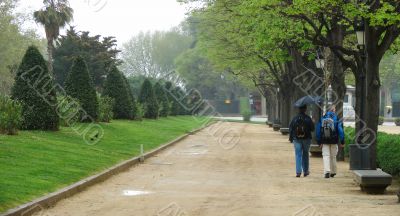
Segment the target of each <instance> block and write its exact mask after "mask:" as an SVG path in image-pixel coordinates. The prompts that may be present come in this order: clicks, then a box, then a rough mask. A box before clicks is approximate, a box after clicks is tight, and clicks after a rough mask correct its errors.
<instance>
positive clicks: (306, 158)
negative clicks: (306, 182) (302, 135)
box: [302, 139, 311, 176]
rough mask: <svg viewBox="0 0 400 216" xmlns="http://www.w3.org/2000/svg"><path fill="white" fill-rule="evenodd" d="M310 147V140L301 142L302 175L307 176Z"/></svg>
mask: <svg viewBox="0 0 400 216" xmlns="http://www.w3.org/2000/svg"><path fill="white" fill-rule="evenodd" d="M310 145H311V140H308V139H307V140H303V149H302V150H303V157H302V159H303V171H304V175H305V176H307V175H309V173H310Z"/></svg>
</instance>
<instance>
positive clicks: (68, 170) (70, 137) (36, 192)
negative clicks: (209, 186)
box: [0, 116, 206, 212]
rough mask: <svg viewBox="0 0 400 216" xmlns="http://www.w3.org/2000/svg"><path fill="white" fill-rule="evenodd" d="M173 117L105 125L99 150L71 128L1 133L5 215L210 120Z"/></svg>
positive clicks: (0, 205) (0, 201)
mask: <svg viewBox="0 0 400 216" xmlns="http://www.w3.org/2000/svg"><path fill="white" fill-rule="evenodd" d="M196 119H197V120H202V121H196V120H195V119H194V118H193V117H190V116H182V117H168V118H162V119H159V120H145V121H143V122H135V121H123V120H118V121H117V120H114V121H113V122H112V123H110V124H101V126H102V127H103V129H104V132H105V133H104V137H103V138H102V140H101V141H100V142H99V143H98V144H97V145H94V146H89V145H86V144H85V142H84V140H83V139H82V138H81V137H80V136H79V135H77V134H76V133H74V132H73V131H72V129H70V128H62V129H61V130H60V131H58V132H43V131H21V132H20V133H19V135H18V136H4V135H0V212H4V211H6V210H7V209H10V208H13V207H16V206H18V205H20V204H23V203H26V202H29V201H31V200H33V199H35V198H37V197H40V196H42V195H45V194H48V193H51V192H54V191H56V190H57V189H60V188H63V187H65V186H68V185H70V184H72V183H74V182H77V181H79V180H81V179H83V178H85V177H88V176H91V175H94V174H96V173H99V172H101V171H103V170H105V169H107V168H109V167H111V166H113V165H115V164H117V163H119V162H122V161H124V160H127V159H130V158H132V157H134V156H137V155H138V154H139V153H140V145H141V144H143V145H144V149H145V151H149V150H152V149H155V148H157V147H159V146H160V145H161V144H164V143H166V142H168V141H171V140H173V139H175V138H177V137H178V136H180V135H183V134H185V133H187V132H189V131H191V130H193V129H196V128H199V127H201V126H202V124H203V123H204V122H205V120H206V119H205V118H199V117H196Z"/></svg>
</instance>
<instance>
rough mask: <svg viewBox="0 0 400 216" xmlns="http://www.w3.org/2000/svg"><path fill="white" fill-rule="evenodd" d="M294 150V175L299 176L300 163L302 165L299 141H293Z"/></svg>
mask: <svg viewBox="0 0 400 216" xmlns="http://www.w3.org/2000/svg"><path fill="white" fill-rule="evenodd" d="M293 144H294V150H295V158H296V174H297V175H299V174H301V170H302V167H301V163H302V150H301V149H302V144H301V142H300V141H299V140H293Z"/></svg>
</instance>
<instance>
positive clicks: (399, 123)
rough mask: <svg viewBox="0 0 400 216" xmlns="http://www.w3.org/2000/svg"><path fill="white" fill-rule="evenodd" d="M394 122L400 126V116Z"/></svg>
mask: <svg viewBox="0 0 400 216" xmlns="http://www.w3.org/2000/svg"><path fill="white" fill-rule="evenodd" d="M394 123H395V124H396V125H397V126H400V118H396V119H394Z"/></svg>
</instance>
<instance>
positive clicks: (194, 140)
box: [36, 123, 400, 216]
mask: <svg viewBox="0 0 400 216" xmlns="http://www.w3.org/2000/svg"><path fill="white" fill-rule="evenodd" d="M225 124H226V125H225V126H224V127H226V128H230V129H233V130H237V131H239V132H240V133H241V139H240V142H239V144H238V145H237V146H236V147H235V148H233V149H231V150H225V149H224V148H223V147H222V146H221V145H219V144H218V142H217V141H216V140H215V139H214V138H213V137H212V136H210V135H209V133H208V132H207V131H206V130H203V131H201V132H199V133H197V134H195V135H191V136H190V137H188V138H187V139H185V140H183V141H181V142H180V143H178V144H177V145H175V146H174V147H172V148H170V149H168V150H166V151H164V152H162V153H160V154H159V155H157V156H156V157H153V158H150V159H147V160H146V162H145V163H144V164H141V165H138V166H136V167H133V168H131V169H130V170H129V171H127V172H124V173H122V174H119V175H117V176H114V177H112V178H111V179H109V180H107V181H106V182H104V183H101V184H98V185H96V186H93V187H91V188H89V189H88V190H87V191H84V192H82V193H80V194H77V195H75V196H73V197H72V198H69V199H66V200H63V201H61V202H59V203H58V204H57V205H56V206H55V207H54V208H52V209H49V210H45V211H44V212H40V213H38V214H36V215H38V216H55V215H71V216H79V215H82V216H87V215H96V216H103V215H104V216H106V215H107V216H110V215H112V216H133V215H158V216H183V215H185V216H186V215H194V216H196V215H204V216H210V215H229V216H235V215H238V216H239V215H240V216H253V215H263V216H266V215H267V216H270V215H285V216H287V215H296V216H312V215H313V216H317V215H325V216H329V215H331V216H336V215H340V216H345V215H349V216H350V215H351V216H354V215H363V216H368V215H371V216H379V215H382V216H392V215H393V216H398V215H400V204H397V203H396V201H397V197H396V195H395V189H396V188H397V187H398V186H395V187H390V188H389V190H388V192H387V193H386V195H375V196H374V195H366V194H363V193H362V192H360V190H359V188H358V187H357V186H356V185H355V184H354V183H353V180H352V175H351V173H350V171H348V164H347V163H344V162H343V163H339V167H338V168H339V174H338V176H337V177H336V178H334V179H323V178H322V159H321V158H312V159H311V172H312V173H311V176H310V177H307V178H295V177H294V175H295V171H294V152H293V146H292V145H291V144H290V143H289V142H288V141H287V137H286V136H282V135H281V134H279V133H277V132H273V131H272V129H270V128H267V127H266V126H264V125H252V124H243V123H225Z"/></svg>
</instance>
